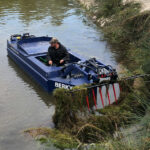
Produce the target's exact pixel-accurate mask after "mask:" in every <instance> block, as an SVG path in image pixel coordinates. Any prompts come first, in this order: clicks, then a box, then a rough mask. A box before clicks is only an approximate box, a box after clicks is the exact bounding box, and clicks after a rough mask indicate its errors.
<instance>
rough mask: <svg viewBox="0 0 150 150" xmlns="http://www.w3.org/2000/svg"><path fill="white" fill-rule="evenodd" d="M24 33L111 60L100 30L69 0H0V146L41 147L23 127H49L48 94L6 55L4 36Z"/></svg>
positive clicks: (0, 149)
mask: <svg viewBox="0 0 150 150" xmlns="http://www.w3.org/2000/svg"><path fill="white" fill-rule="evenodd" d="M26 32H29V33H31V34H34V35H36V36H40V35H49V36H53V37H57V38H58V39H59V40H60V41H61V43H62V44H64V45H65V46H66V47H68V48H71V49H72V51H74V52H77V53H78V54H80V55H82V56H84V57H86V58H90V57H96V58H98V59H99V60H101V61H102V62H104V63H105V64H113V65H115V64H116V62H115V60H114V59H113V54H112V53H111V51H110V49H109V48H108V47H107V43H106V42H102V41H101V40H100V39H101V33H100V30H99V29H98V28H97V27H96V26H95V25H94V24H93V23H92V22H91V21H90V20H89V19H88V18H87V17H86V16H85V13H84V11H83V10H82V9H81V8H80V7H79V5H78V4H77V3H76V2H74V1H73V0H57V1H56V0H0V150H38V149H43V146H41V145H39V144H37V143H36V142H34V141H33V140H32V139H31V138H29V137H26V136H24V134H22V131H23V130H24V129H27V128H30V127H41V126H44V127H45V126H46V127H53V123H52V118H51V117H52V115H53V113H54V106H53V98H52V96H51V95H50V94H48V93H46V92H44V91H43V90H42V89H41V88H40V87H39V86H38V85H37V84H36V83H35V82H34V81H32V79H31V78H30V77H29V76H28V75H26V74H25V73H24V72H23V71H22V70H21V69H20V68H18V66H17V65H16V64H15V63H14V62H13V61H12V60H11V59H10V58H8V57H7V52H6V40H7V39H9V37H10V35H12V34H16V33H19V34H20V33H21V34H22V33H26ZM50 149H51V150H53V149H54V148H53V147H51V148H50Z"/></svg>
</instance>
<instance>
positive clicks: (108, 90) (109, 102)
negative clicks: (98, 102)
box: [107, 88, 110, 105]
mask: <svg viewBox="0 0 150 150" xmlns="http://www.w3.org/2000/svg"><path fill="white" fill-rule="evenodd" d="M107 96H108V102H109V105H110V96H109V88H107Z"/></svg>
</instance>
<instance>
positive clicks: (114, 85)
mask: <svg viewBox="0 0 150 150" xmlns="http://www.w3.org/2000/svg"><path fill="white" fill-rule="evenodd" d="M113 91H114V96H115V101H116V103H117V96H116V90H115V85H114V84H113Z"/></svg>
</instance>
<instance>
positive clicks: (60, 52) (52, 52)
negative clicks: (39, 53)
mask: <svg viewBox="0 0 150 150" xmlns="http://www.w3.org/2000/svg"><path fill="white" fill-rule="evenodd" d="M47 56H48V61H50V60H52V61H53V63H54V64H56V65H58V66H59V65H61V64H60V63H59V62H60V60H62V59H63V60H64V61H65V63H66V62H68V61H69V53H68V52H67V50H66V48H65V47H64V46H63V45H62V44H61V43H59V48H58V49H55V48H54V47H51V46H50V47H49V48H48V54H47Z"/></svg>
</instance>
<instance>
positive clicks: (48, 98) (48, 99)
mask: <svg viewBox="0 0 150 150" xmlns="http://www.w3.org/2000/svg"><path fill="white" fill-rule="evenodd" d="M7 59H8V64H9V66H10V67H11V68H13V69H14V70H15V72H16V76H17V77H19V78H21V80H23V82H24V83H26V84H27V85H28V86H29V87H30V88H31V89H32V90H34V91H35V92H36V93H37V95H39V97H40V98H41V100H42V101H43V102H44V103H45V104H46V105H47V106H48V107H50V106H52V105H53V100H54V98H53V96H52V94H50V93H47V92H45V91H44V90H43V89H42V88H41V86H40V85H38V84H37V83H36V82H34V81H33V79H32V78H31V77H30V76H28V75H27V74H26V73H25V72H24V71H23V70H21V68H19V66H18V65H17V64H15V63H14V61H13V60H11V59H10V58H9V57H7Z"/></svg>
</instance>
